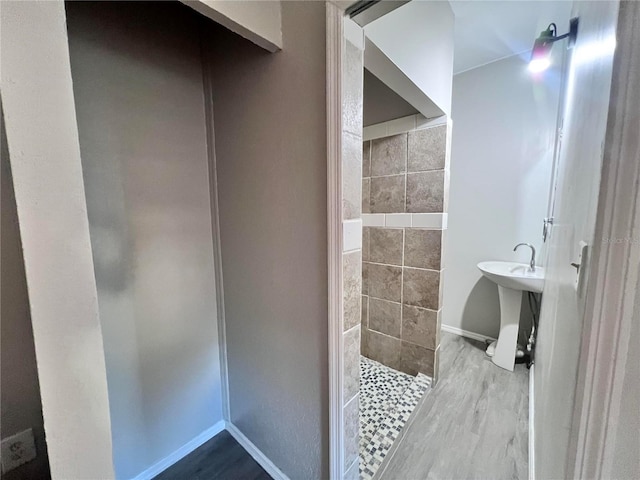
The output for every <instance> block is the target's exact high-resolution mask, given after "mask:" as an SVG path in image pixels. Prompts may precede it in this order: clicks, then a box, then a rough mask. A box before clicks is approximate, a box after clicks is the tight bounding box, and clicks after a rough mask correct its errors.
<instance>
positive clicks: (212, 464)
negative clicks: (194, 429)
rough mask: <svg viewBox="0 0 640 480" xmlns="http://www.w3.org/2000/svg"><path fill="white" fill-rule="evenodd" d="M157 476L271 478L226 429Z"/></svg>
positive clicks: (162, 479)
mask: <svg viewBox="0 0 640 480" xmlns="http://www.w3.org/2000/svg"><path fill="white" fill-rule="evenodd" d="M154 480H271V477H270V476H269V474H268V473H267V472H265V471H264V469H263V468H262V467H261V466H260V465H258V463H257V462H256V461H255V460H254V459H253V458H251V455H249V454H248V453H247V452H246V451H245V450H244V448H242V447H241V446H240V444H239V443H238V442H236V440H235V439H234V438H233V437H232V436H231V434H230V433H229V432H227V431H226V430H225V431H223V432H221V433H219V434H218V435H216V436H215V437H213V438H212V439H211V440H209V441H208V442H207V443H205V444H204V445H202V446H201V447H200V448H198V449H197V450H195V451H193V452H191V453H190V454H189V455H187V456H186V457H184V458H183V459H182V460H180V461H179V462H178V463H176V464H175V465H173V466H171V467H169V468H168V469H167V470H165V471H164V472H162V473H161V474H160V475H158V476H157V477H155V479H154Z"/></svg>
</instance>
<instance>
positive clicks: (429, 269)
mask: <svg viewBox="0 0 640 480" xmlns="http://www.w3.org/2000/svg"><path fill="white" fill-rule="evenodd" d="M407 228H408V227H407ZM364 263H370V264H372V265H381V266H383V267H396V268H410V269H412V270H424V271H427V272H436V273H442V271H443V270H444V268H441V269H440V270H435V269H433V268H420V267H406V266H404V265H393V264H391V263H380V262H371V261H369V262H364Z"/></svg>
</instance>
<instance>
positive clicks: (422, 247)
mask: <svg viewBox="0 0 640 480" xmlns="http://www.w3.org/2000/svg"><path fill="white" fill-rule="evenodd" d="M404 235H405V240H404V265H405V266H406V267H416V268H429V269H431V270H440V263H441V251H442V230H422V229H416V228H407V229H406V230H405V233H404Z"/></svg>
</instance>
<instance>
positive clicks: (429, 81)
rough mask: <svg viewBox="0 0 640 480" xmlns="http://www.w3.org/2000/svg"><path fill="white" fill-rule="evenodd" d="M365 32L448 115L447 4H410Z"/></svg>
mask: <svg viewBox="0 0 640 480" xmlns="http://www.w3.org/2000/svg"><path fill="white" fill-rule="evenodd" d="M364 31H365V34H366V36H367V37H368V38H369V39H371V40H372V41H373V42H374V43H375V45H376V46H377V47H378V48H379V49H380V50H381V51H382V52H383V53H384V54H385V55H386V56H387V57H388V58H390V59H391V61H392V62H393V63H395V65H396V66H397V67H398V68H399V69H400V70H401V71H402V72H403V73H404V74H405V75H406V76H407V77H408V78H409V80H411V81H412V82H413V83H414V84H415V85H416V86H417V87H418V88H419V89H420V90H422V91H423V92H424V93H425V94H426V95H427V96H428V97H429V98H430V99H431V100H432V101H433V102H434V103H435V104H436V105H437V106H438V107H440V109H441V110H442V111H443V112H444V113H445V114H446V115H449V114H450V113H451V76H452V74H453V33H454V16H453V12H452V10H451V6H450V5H449V2H446V1H442V2H430V1H413V2H409V3H407V4H405V5H403V6H401V7H400V8H397V9H396V10H394V11H392V12H390V13H387V14H386V15H384V16H383V17H381V18H379V19H377V20H375V21H374V22H371V23H370V24H368V25H367V26H366V27H365V28H364ZM366 62H367V60H366V53H365V65H366ZM373 73H375V71H374V72H373ZM421 113H424V112H421Z"/></svg>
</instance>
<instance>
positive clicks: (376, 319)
mask: <svg viewBox="0 0 640 480" xmlns="http://www.w3.org/2000/svg"><path fill="white" fill-rule="evenodd" d="M369 308H370V311H369V330H375V331H377V332H380V333H384V334H385V335H389V336H391V337H396V338H400V325H401V321H402V320H401V319H402V310H401V305H400V304H399V303H393V302H388V301H386V300H380V299H378V298H372V299H371V300H370V301H369Z"/></svg>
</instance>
